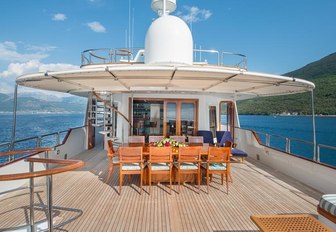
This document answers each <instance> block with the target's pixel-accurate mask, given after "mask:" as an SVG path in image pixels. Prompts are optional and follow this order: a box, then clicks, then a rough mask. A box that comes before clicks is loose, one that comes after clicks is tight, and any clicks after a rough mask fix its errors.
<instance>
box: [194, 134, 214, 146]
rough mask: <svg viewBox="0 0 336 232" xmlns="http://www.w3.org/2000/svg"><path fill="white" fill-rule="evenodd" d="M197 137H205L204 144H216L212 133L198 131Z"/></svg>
mask: <svg viewBox="0 0 336 232" xmlns="http://www.w3.org/2000/svg"><path fill="white" fill-rule="evenodd" d="M197 136H203V142H204V143H209V144H211V145H213V144H214V142H213V136H212V132H211V131H208V130H199V131H197Z"/></svg>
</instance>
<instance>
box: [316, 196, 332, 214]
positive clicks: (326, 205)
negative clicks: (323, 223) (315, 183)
mask: <svg viewBox="0 0 336 232" xmlns="http://www.w3.org/2000/svg"><path fill="white" fill-rule="evenodd" d="M319 207H320V208H322V209H324V210H325V211H327V212H329V213H330V214H332V215H334V216H336V194H325V195H323V196H322V197H321V199H320V203H319Z"/></svg>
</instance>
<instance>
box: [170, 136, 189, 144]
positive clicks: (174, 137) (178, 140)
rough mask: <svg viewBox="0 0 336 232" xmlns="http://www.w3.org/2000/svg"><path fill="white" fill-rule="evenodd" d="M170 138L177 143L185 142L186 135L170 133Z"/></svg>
mask: <svg viewBox="0 0 336 232" xmlns="http://www.w3.org/2000/svg"><path fill="white" fill-rule="evenodd" d="M170 138H171V139H174V140H175V141H177V142H179V143H185V140H186V137H185V136H184V135H171V136H170Z"/></svg>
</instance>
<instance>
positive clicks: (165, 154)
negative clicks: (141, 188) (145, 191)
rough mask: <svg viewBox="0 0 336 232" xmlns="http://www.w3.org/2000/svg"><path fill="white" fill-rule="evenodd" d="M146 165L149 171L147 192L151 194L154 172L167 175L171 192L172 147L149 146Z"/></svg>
mask: <svg viewBox="0 0 336 232" xmlns="http://www.w3.org/2000/svg"><path fill="white" fill-rule="evenodd" d="M147 165H148V172H149V194H151V187H152V175H154V174H158V175H165V174H166V175H169V183H170V194H171V191H172V169H173V156H172V147H150V148H149V160H148V161H147Z"/></svg>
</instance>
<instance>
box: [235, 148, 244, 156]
mask: <svg viewBox="0 0 336 232" xmlns="http://www.w3.org/2000/svg"><path fill="white" fill-rule="evenodd" d="M231 154H232V156H236V157H247V153H246V152H245V151H242V150H239V149H238V148H232V149H231Z"/></svg>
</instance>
